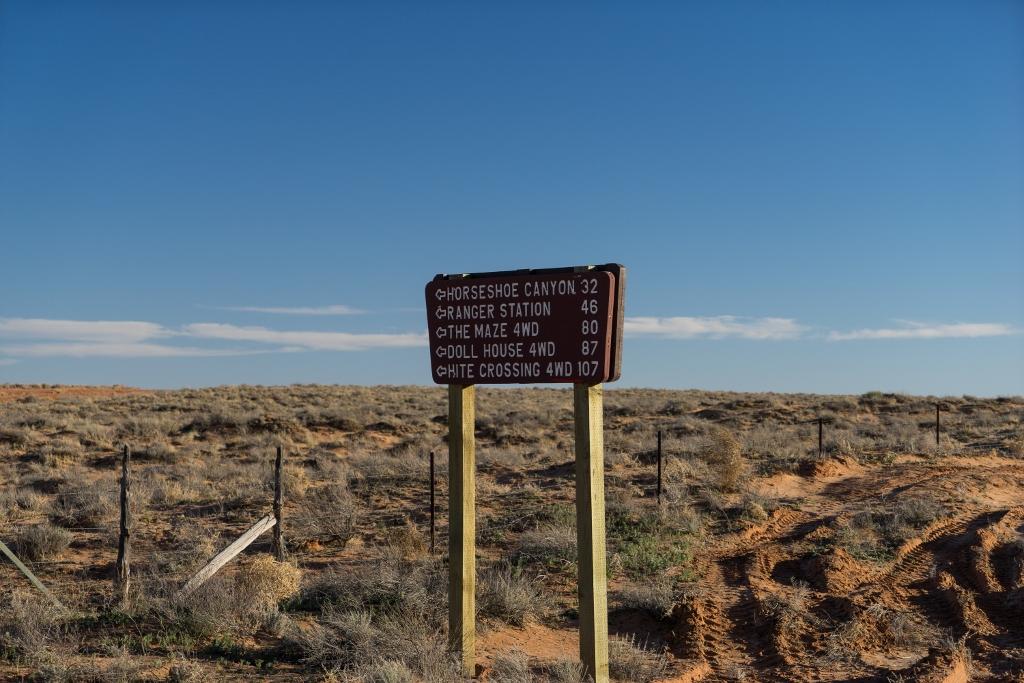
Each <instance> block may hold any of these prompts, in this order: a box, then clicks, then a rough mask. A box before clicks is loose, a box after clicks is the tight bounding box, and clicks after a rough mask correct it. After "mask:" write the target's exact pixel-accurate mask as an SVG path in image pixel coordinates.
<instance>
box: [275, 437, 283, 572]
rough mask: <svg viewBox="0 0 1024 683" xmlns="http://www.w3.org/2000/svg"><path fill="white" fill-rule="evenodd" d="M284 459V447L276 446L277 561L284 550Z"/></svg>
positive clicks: (281, 559)
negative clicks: (282, 511) (282, 521)
mask: <svg viewBox="0 0 1024 683" xmlns="http://www.w3.org/2000/svg"><path fill="white" fill-rule="evenodd" d="M283 460H284V449H283V448H282V447H281V446H278V447H277V458H276V459H275V460H274V519H276V520H277V524H275V525H274V542H273V550H274V559H275V560H277V561H278V562H284V557H285V550H284V534H283V531H282V529H281V526H282V525H281V499H282V498H283V496H284V491H283V489H282V484H281V465H282V461H283Z"/></svg>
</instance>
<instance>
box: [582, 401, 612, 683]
mask: <svg viewBox="0 0 1024 683" xmlns="http://www.w3.org/2000/svg"><path fill="white" fill-rule="evenodd" d="M573 413H574V416H575V421H576V543H577V548H576V550H577V555H578V558H579V579H578V585H579V601H580V661H581V662H583V666H584V667H585V668H586V670H587V673H589V674H590V675H591V676H592V677H593V678H594V681H595V683H599V682H604V681H607V680H608V585H607V570H606V567H605V563H606V558H605V540H604V538H605V534H604V400H603V390H602V388H601V385H600V384H597V385H586V384H577V385H575V386H574V387H573Z"/></svg>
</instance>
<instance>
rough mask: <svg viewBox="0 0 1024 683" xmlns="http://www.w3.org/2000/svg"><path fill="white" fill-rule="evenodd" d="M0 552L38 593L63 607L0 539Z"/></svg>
mask: <svg viewBox="0 0 1024 683" xmlns="http://www.w3.org/2000/svg"><path fill="white" fill-rule="evenodd" d="M0 552H3V554H4V555H6V556H7V559H9V560H10V561H11V562H13V563H14V566H15V567H17V568H18V569H19V570H20V571H21V573H22V574H24V575H25V578H27V579H28V580H29V581H31V582H32V585H33V586H35V587H36V588H37V589H38V590H39V592H40V593H42V594H43V595H45V596H46V597H48V598H49V599H50V600H52V601H53V604H55V605H57V607H60V608H61V609H65V608H64V605H62V604H61V602H60V600H58V599H57V598H55V597H53V593H51V592H50V591H49V589H48V588H47V587H46V586H44V585H43V582H42V581H40V580H39V579H37V578H36V575H35V574H33V573H32V572H31V571H29V568H28V567H26V566H25V565H24V564H23V563H22V561H21V560H19V559H18V556H17V555H15V554H14V552H13V551H12V550H11V549H10V548H8V547H7V546H6V545H5V544H4V542H3V541H0Z"/></svg>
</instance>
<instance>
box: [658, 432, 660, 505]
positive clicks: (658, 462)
mask: <svg viewBox="0 0 1024 683" xmlns="http://www.w3.org/2000/svg"><path fill="white" fill-rule="evenodd" d="M658 505H661V430H660V429H659V430H658Z"/></svg>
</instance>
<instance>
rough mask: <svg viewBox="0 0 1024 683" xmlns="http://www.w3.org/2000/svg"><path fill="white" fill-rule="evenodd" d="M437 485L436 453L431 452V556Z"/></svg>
mask: <svg viewBox="0 0 1024 683" xmlns="http://www.w3.org/2000/svg"><path fill="white" fill-rule="evenodd" d="M435 485H436V479H435V476H434V451H430V554H431V555H433V554H434V519H435V512H434V486H435Z"/></svg>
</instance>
